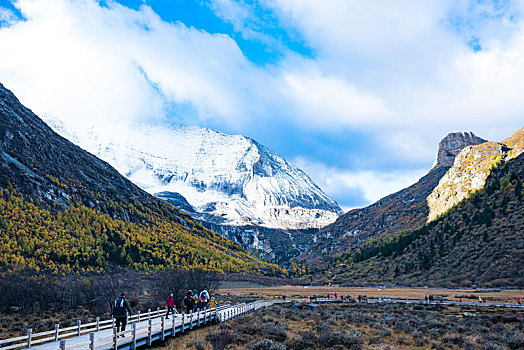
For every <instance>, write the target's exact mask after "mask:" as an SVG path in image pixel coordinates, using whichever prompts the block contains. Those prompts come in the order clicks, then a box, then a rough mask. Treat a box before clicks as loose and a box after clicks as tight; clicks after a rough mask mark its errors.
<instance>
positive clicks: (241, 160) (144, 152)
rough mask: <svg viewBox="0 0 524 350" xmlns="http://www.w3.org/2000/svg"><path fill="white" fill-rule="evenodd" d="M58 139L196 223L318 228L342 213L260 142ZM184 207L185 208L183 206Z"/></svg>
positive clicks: (118, 133) (180, 129) (201, 133)
mask: <svg viewBox="0 0 524 350" xmlns="http://www.w3.org/2000/svg"><path fill="white" fill-rule="evenodd" d="M45 121H46V122H47V123H48V125H50V126H51V127H52V128H53V129H54V130H55V131H56V132H57V133H59V134H61V135H62V136H63V137H65V138H67V139H69V140H70V141H72V142H73V143H75V144H77V145H79V146H80V147H82V148H84V149H86V150H87V151H89V152H91V153H93V154H94V155H96V156H97V157H99V158H101V159H103V160H105V161H106V162H108V163H109V164H111V165H112V166H114V167H115V168H116V169H117V170H118V171H119V172H120V173H121V174H123V175H125V176H126V177H127V178H128V179H130V180H131V181H132V182H134V183H135V184H137V185H138V186H140V187H141V188H143V189H144V190H146V191H148V192H149V193H152V194H159V195H158V196H159V197H161V198H164V199H166V200H170V199H172V200H171V201H172V202H173V203H175V204H176V203H182V204H183V205H181V206H179V207H180V208H181V210H184V211H187V212H190V214H191V215H193V216H194V217H196V218H197V219H201V220H205V221H208V222H213V223H217V224H224V225H257V226H264V227H270V228H284V229H303V228H320V227H323V226H325V225H327V224H329V223H331V222H333V221H335V220H336V218H337V217H338V216H339V215H340V214H341V213H342V211H341V209H340V207H339V206H338V205H337V203H336V202H334V201H333V200H332V199H330V198H329V197H328V196H326V194H324V193H323V192H322V190H321V189H320V188H319V187H318V186H317V185H316V184H315V183H313V181H312V180H311V179H310V178H309V177H308V176H307V175H306V174H305V173H304V172H303V171H301V170H300V169H298V168H297V167H295V166H294V165H292V164H290V163H288V162H287V161H286V160H284V159H283V158H282V157H280V156H279V155H278V154H276V153H275V152H273V151H271V150H269V149H268V148H266V147H264V146H262V145H261V144H259V143H258V142H256V141H255V140H253V139H251V138H248V137H245V136H241V135H226V134H223V133H220V132H217V131H214V130H210V129H206V128H202V127H197V126H193V125H186V124H171V125H169V126H165V125H162V126H150V125H134V126H132V127H122V126H121V125H119V126H118V127H117V126H115V127H112V126H111V125H104V126H92V127H89V128H88V129H85V128H82V129H76V128H72V127H71V126H70V125H66V124H64V123H63V122H61V121H59V120H57V119H53V118H49V117H48V118H46V120H45ZM184 200H185V201H187V202H185V201H184Z"/></svg>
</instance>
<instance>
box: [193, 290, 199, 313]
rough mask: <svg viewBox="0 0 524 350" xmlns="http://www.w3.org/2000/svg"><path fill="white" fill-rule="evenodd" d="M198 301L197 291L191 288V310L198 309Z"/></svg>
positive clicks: (195, 310)
mask: <svg viewBox="0 0 524 350" xmlns="http://www.w3.org/2000/svg"><path fill="white" fill-rule="evenodd" d="M198 303H199V300H198V291H197V290H196V289H193V304H194V305H193V312H197V311H198Z"/></svg>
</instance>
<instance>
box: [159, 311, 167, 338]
mask: <svg viewBox="0 0 524 350" xmlns="http://www.w3.org/2000/svg"><path fill="white" fill-rule="evenodd" d="M165 320H166V319H165V317H164V316H163V315H162V316H160V321H161V322H162V333H160V339H162V340H164V329H165Z"/></svg>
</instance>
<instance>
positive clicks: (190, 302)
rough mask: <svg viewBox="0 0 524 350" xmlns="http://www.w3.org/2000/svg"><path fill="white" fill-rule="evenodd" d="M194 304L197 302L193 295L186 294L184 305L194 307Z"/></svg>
mask: <svg viewBox="0 0 524 350" xmlns="http://www.w3.org/2000/svg"><path fill="white" fill-rule="evenodd" d="M194 304H195V299H193V296H192V295H186V297H185V298H184V305H186V306H191V307H193V305H194Z"/></svg>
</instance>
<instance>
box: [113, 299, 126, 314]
mask: <svg viewBox="0 0 524 350" xmlns="http://www.w3.org/2000/svg"><path fill="white" fill-rule="evenodd" d="M124 302H125V300H124V299H122V298H118V299H116V300H115V307H114V308H113V315H125V313H126V309H125V307H124Z"/></svg>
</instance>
